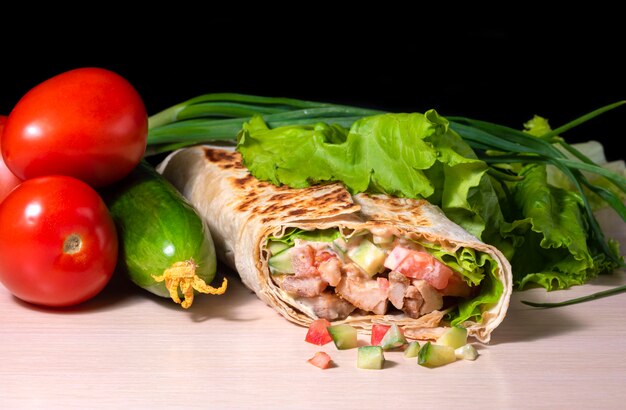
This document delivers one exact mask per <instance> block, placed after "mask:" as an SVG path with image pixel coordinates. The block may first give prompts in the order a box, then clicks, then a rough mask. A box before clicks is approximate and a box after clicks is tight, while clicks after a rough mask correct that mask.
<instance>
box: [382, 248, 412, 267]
mask: <svg viewBox="0 0 626 410" xmlns="http://www.w3.org/2000/svg"><path fill="white" fill-rule="evenodd" d="M411 252H413V251H412V250H411V249H409V248H405V247H403V246H399V245H398V246H396V247H395V248H393V249H392V251H391V252H389V255H387V258H386V259H385V262H384V265H385V268H387V269H389V270H397V268H398V266H400V264H401V263H402V261H403V260H405V259H406V258H407V256H409V255H410V254H411Z"/></svg>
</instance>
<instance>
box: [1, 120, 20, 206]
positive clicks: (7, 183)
mask: <svg viewBox="0 0 626 410" xmlns="http://www.w3.org/2000/svg"><path fill="white" fill-rule="evenodd" d="M6 120H7V117H6V116H4V115H0V138H1V137H2V131H3V130H4V123H5V122H6ZM0 149H2V144H0ZM20 182H22V180H21V179H19V178H18V177H16V176H15V175H13V172H11V170H10V169H9V168H7V166H6V164H5V163H4V161H3V159H2V156H1V155H0V202H2V201H3V200H4V198H5V197H6V196H7V195H8V194H9V192H11V190H12V189H13V188H15V187H16V186H18V185H19V184H20Z"/></svg>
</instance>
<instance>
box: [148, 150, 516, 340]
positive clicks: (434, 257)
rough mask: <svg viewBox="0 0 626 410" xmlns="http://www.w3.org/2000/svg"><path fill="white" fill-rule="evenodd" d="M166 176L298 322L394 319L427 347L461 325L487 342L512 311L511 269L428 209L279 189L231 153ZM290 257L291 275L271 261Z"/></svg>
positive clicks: (338, 190) (264, 295) (322, 189)
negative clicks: (510, 303) (443, 333)
mask: <svg viewBox="0 0 626 410" xmlns="http://www.w3.org/2000/svg"><path fill="white" fill-rule="evenodd" d="M157 169H158V171H159V172H161V173H162V174H163V175H164V176H165V177H166V178H167V179H168V180H169V181H170V182H172V183H173V185H174V186H175V187H176V188H177V189H178V190H179V191H180V192H181V193H182V194H183V195H184V196H185V197H186V198H187V199H188V200H189V201H190V202H191V203H192V204H193V205H194V206H195V207H196V209H197V210H198V212H199V213H200V214H201V215H202V216H203V217H204V218H205V219H206V221H207V223H208V225H209V228H210V231H211V235H212V236H213V240H214V242H215V246H216V251H217V254H218V257H219V258H220V260H221V261H222V262H224V263H225V264H227V265H228V266H230V267H231V268H232V269H234V270H235V271H236V272H237V273H238V274H239V276H240V277H241V280H242V282H243V283H244V284H245V285H246V286H247V287H248V288H250V289H251V290H252V291H254V293H255V294H256V295H257V296H258V297H259V298H260V299H261V300H263V301H264V302H265V303H266V304H267V305H269V306H271V307H272V308H274V309H275V310H276V311H277V312H278V313H280V314H281V315H282V316H284V317H285V318H287V319H288V320H290V321H292V322H294V323H297V324H299V325H302V326H308V325H309V324H310V323H311V321H312V320H314V319H317V318H320V317H323V318H326V319H328V320H330V321H331V323H333V324H336V323H350V324H352V325H353V326H355V327H357V328H359V329H361V330H362V331H363V332H365V333H367V332H368V331H370V330H371V326H372V324H374V323H384V324H391V323H396V324H398V326H400V327H401V328H402V329H403V331H404V334H405V335H406V336H407V337H409V338H414V339H422V340H433V339H436V338H437V337H438V336H439V335H440V334H441V333H442V331H443V330H445V328H446V327H449V326H451V325H452V324H459V325H461V326H463V327H465V328H467V329H468V334H469V335H470V336H474V337H475V338H476V339H477V340H479V341H481V342H485V343H486V342H488V341H489V340H490V336H491V332H492V331H493V330H494V329H495V328H496V327H497V326H498V325H499V324H500V323H501V322H502V320H503V319H504V317H505V315H506V311H507V308H508V305H509V299H510V295H511V290H512V278H511V267H510V265H509V262H508V261H507V260H506V258H505V257H504V255H502V253H501V252H500V251H499V250H498V249H496V248H495V247H493V246H490V245H488V244H485V243H483V242H481V241H480V240H479V239H477V238H476V237H474V236H473V235H471V234H469V233H468V232H467V231H465V230H464V229H462V228H461V227H460V226H458V225H457V224H455V223H453V222H452V221H450V220H449V219H448V218H447V217H446V216H445V215H444V214H443V212H442V211H441V210H440V209H439V208H438V207H436V206H434V205H432V204H430V203H429V202H428V201H425V200H414V199H406V198H393V197H389V196H385V195H368V194H357V195H351V194H350V193H349V192H348V191H347V190H346V189H345V187H344V186H343V185H342V184H340V183H328V184H322V185H314V186H311V187H308V188H302V189H293V188H289V187H286V186H276V185H273V184H271V183H269V182H265V181H260V180H258V179H257V178H255V177H254V176H252V175H251V174H250V173H249V171H248V170H247V168H245V167H244V166H243V164H242V159H241V156H240V154H239V153H238V152H236V151H235V150H234V149H232V148H225V147H212V146H196V147H191V148H184V149H181V150H178V151H175V152H173V153H171V154H170V155H169V156H168V157H167V158H166V159H165V160H164V161H163V162H162V163H161V164H160V165H159V166H158V168H157ZM318 233H319V235H318ZM276 245H281V247H280V248H281V249H280V250H279V251H277V250H275V247H276ZM280 252H290V253H289V254H285V255H288V257H286V256H285V257H282V256H281V258H282V259H284V260H285V261H286V263H287V265H286V266H287V267H284V266H282V265H281V266H278V267H277V266H274V265H277V264H276V263H274V264H272V261H274V260H278V257H277V258H275V259H273V257H274V256H276V255H278V253H280ZM283 262H284V261H283ZM420 264H421V265H420ZM420 266H421V268H419V267H420ZM418 268H419V269H418Z"/></svg>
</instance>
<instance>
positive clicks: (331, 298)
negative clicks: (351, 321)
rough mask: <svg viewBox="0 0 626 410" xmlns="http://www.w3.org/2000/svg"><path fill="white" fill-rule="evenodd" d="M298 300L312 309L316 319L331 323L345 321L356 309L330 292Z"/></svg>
mask: <svg viewBox="0 0 626 410" xmlns="http://www.w3.org/2000/svg"><path fill="white" fill-rule="evenodd" d="M298 300H299V301H300V302H302V303H304V304H305V305H307V306H309V307H310V308H311V309H313V312H314V313H315V314H316V315H317V317H319V318H321V319H328V320H331V321H332V320H341V319H345V318H347V317H348V315H349V314H350V313H352V312H353V311H354V309H356V308H355V307H354V306H353V305H352V304H351V303H350V302H348V301H347V300H344V299H342V298H340V297H339V296H337V295H336V294H334V293H331V292H322V293H321V294H319V295H318V296H315V297H312V298H299V299H298Z"/></svg>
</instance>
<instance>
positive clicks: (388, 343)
mask: <svg viewBox="0 0 626 410" xmlns="http://www.w3.org/2000/svg"><path fill="white" fill-rule="evenodd" d="M404 344H406V338H405V337H404V333H402V330H401V329H400V328H399V327H398V325H397V324H395V323H394V324H392V325H391V327H390V328H389V330H387V333H385V336H383V338H382V339H381V340H380V346H381V347H382V348H383V350H389V349H393V348H394V347H400V346H403V345H404Z"/></svg>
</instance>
